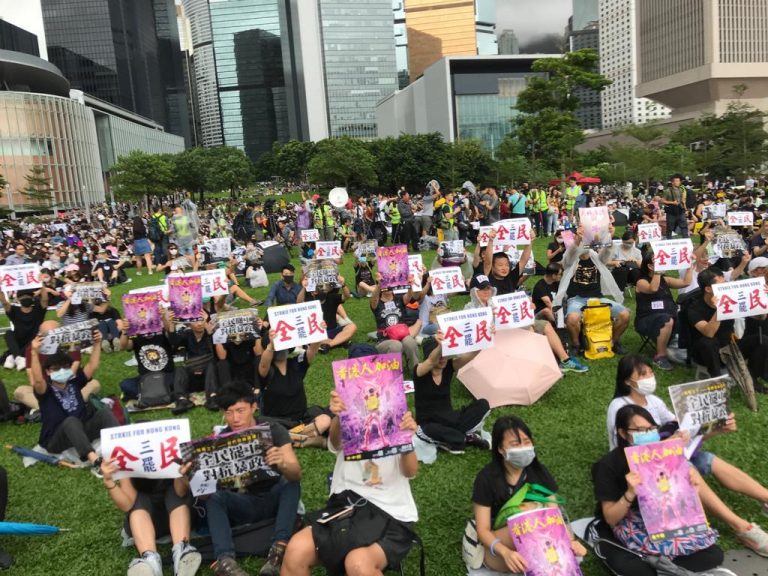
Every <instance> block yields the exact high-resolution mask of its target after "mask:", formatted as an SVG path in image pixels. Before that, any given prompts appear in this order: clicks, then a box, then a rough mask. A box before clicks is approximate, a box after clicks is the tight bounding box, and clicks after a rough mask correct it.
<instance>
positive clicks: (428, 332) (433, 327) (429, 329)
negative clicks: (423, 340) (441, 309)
mask: <svg viewBox="0 0 768 576" xmlns="http://www.w3.org/2000/svg"><path fill="white" fill-rule="evenodd" d="M438 328H439V326H438V325H437V324H436V323H435V324H433V323H432V322H427V323H426V324H424V327H423V328H422V329H421V333H422V335H424V336H434V335H435V334H437V330H438Z"/></svg>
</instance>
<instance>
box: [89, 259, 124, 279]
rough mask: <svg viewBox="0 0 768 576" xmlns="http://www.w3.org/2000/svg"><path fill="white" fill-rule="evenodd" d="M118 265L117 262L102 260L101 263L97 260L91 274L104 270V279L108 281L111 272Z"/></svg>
mask: <svg viewBox="0 0 768 576" xmlns="http://www.w3.org/2000/svg"><path fill="white" fill-rule="evenodd" d="M118 263H119V260H103V261H101V262H99V261H98V260H97V261H96V265H95V266H94V267H93V273H94V274H96V270H104V278H106V279H107V280H109V277H110V276H111V274H112V271H113V270H114V269H115V266H116V265H117V264H118Z"/></svg>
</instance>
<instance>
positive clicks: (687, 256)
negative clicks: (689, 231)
mask: <svg viewBox="0 0 768 576" xmlns="http://www.w3.org/2000/svg"><path fill="white" fill-rule="evenodd" d="M651 249H652V250H653V270H654V271H655V272H667V271H669V270H685V269H686V268H690V267H691V262H692V260H691V259H692V258H693V243H692V242H691V240H690V238H680V239H677V240H659V241H658V242H651Z"/></svg>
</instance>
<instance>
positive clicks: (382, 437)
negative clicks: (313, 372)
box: [332, 354, 413, 460]
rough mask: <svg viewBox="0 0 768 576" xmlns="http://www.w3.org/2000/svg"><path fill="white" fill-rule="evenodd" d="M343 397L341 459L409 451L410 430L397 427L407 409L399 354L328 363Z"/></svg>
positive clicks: (411, 447)
mask: <svg viewBox="0 0 768 576" xmlns="http://www.w3.org/2000/svg"><path fill="white" fill-rule="evenodd" d="M332 369H333V381H334V382H335V384H336V391H337V392H338V393H339V396H341V399H342V400H343V401H344V404H345V406H346V410H345V411H344V412H342V413H341V415H340V421H341V443H342V446H343V447H344V459H345V460H369V459H371V458H382V457H384V456H391V455H393V454H401V453H403V452H411V451H412V450H413V444H411V437H412V434H411V432H410V431H405V430H401V429H400V422H401V421H402V419H403V416H404V415H405V413H406V412H407V411H408V404H407V403H406V400H405V392H404V391H403V360H402V357H401V356H400V354H377V355H375V356H364V357H362V358H352V359H350V360H337V361H336V362H333V363H332Z"/></svg>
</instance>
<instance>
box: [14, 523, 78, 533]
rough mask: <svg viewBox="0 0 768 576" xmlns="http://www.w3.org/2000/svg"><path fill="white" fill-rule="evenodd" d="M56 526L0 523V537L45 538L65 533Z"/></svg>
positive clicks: (64, 530)
mask: <svg viewBox="0 0 768 576" xmlns="http://www.w3.org/2000/svg"><path fill="white" fill-rule="evenodd" d="M66 531H67V530H66V529H64V528H59V527H58V526H48V525H47V524H28V523H27V522H0V536H46V535H49V534H58V533H59V532H66Z"/></svg>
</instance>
